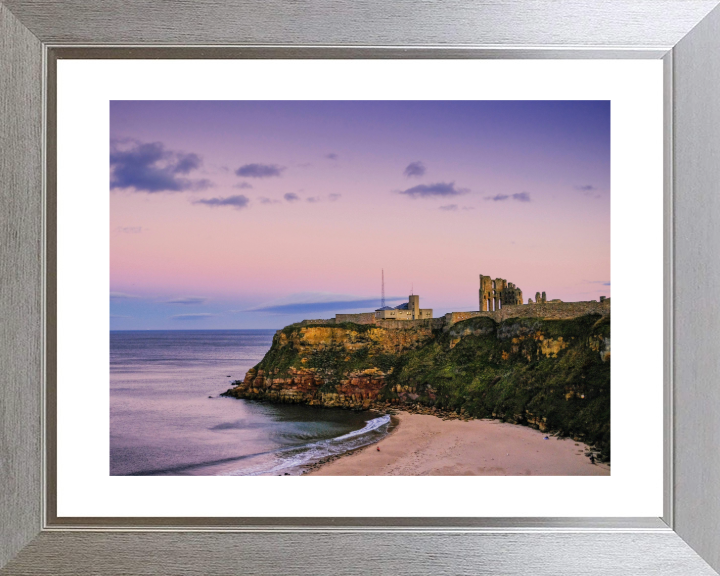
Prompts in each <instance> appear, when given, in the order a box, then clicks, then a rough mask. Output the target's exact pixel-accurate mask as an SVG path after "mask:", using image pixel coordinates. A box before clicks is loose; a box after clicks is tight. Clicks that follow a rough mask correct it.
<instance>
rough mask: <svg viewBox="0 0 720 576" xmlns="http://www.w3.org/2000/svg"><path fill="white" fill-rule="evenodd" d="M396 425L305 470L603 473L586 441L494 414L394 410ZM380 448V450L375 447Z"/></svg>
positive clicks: (440, 473) (343, 473) (433, 473)
mask: <svg viewBox="0 0 720 576" xmlns="http://www.w3.org/2000/svg"><path fill="white" fill-rule="evenodd" d="M395 418H397V426H396V427H395V429H394V430H393V432H392V433H391V434H390V435H388V436H387V437H386V438H385V439H383V440H382V441H381V442H379V443H378V444H372V445H370V446H366V447H365V448H362V449H361V450H358V451H355V452H353V453H351V454H347V455H345V456H342V457H340V458H338V459H337V460H333V461H331V462H328V463H326V464H323V465H321V466H320V467H319V468H317V469H315V470H312V471H310V472H308V474H309V475H319V476H607V475H609V474H610V467H609V465H608V464H591V463H590V459H589V458H588V457H587V456H585V455H584V454H585V452H586V451H587V450H588V447H587V446H586V445H585V444H582V443H579V442H575V441H573V440H572V439H571V438H556V437H554V436H549V437H548V439H547V440H545V437H546V436H548V435H546V434H544V433H542V432H539V431H538V430H534V429H532V428H529V427H527V426H518V425H515V424H507V423H504V422H500V421H498V420H470V421H464V420H442V419H441V418H438V417H437V416H430V415H425V414H410V413H407V412H399V413H398V414H397V415H396V416H395ZM378 447H379V448H380V451H378V450H377V448H378Z"/></svg>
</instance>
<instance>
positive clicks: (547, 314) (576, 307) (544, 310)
mask: <svg viewBox="0 0 720 576" xmlns="http://www.w3.org/2000/svg"><path fill="white" fill-rule="evenodd" d="M586 314H601V315H603V316H606V315H608V314H610V299H609V298H608V299H606V300H604V301H602V302H597V301H595V300H589V301H587V302H556V303H549V302H548V303H547V304H542V303H541V304H527V305H518V306H506V307H504V308H501V309H500V310H495V311H493V312H490V311H481V312H449V313H448V314H445V317H444V318H445V325H446V326H452V325H453V324H455V323H457V322H462V321H463V320H467V319H468V318H477V317H478V316H486V317H487V318H492V319H493V320H495V321H496V322H502V321H503V320H507V319H508V318H544V319H549V320H562V319H568V318H577V317H578V316H585V315H586Z"/></svg>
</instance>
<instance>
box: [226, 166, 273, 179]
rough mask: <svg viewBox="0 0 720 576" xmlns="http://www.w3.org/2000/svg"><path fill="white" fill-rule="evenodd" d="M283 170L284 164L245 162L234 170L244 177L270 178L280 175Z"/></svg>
mask: <svg viewBox="0 0 720 576" xmlns="http://www.w3.org/2000/svg"><path fill="white" fill-rule="evenodd" d="M284 170H285V167H284V166H278V165H277V164H245V165H243V166H240V168H238V169H237V170H235V174H236V175H237V176H243V177H245V178H272V177H274V176H281V175H282V173H283V171H284Z"/></svg>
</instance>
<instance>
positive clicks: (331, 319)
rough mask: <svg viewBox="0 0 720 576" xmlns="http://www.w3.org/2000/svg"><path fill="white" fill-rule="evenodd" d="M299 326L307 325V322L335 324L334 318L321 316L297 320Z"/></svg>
mask: <svg viewBox="0 0 720 576" xmlns="http://www.w3.org/2000/svg"><path fill="white" fill-rule="evenodd" d="M299 324H300V325H301V326H308V325H309V324H335V318H328V319H327V320H323V319H322V318H319V319H316V320H303V321H302V322H299Z"/></svg>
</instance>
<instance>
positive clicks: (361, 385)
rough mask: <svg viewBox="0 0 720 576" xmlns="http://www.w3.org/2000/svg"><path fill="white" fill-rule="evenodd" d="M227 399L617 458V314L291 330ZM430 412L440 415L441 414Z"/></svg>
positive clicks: (293, 327) (279, 335)
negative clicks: (500, 434) (494, 431)
mask: <svg viewBox="0 0 720 576" xmlns="http://www.w3.org/2000/svg"><path fill="white" fill-rule="evenodd" d="M233 384H234V386H235V387H234V388H232V389H230V390H228V391H227V392H226V393H225V394H226V395H228V396H234V397H236V398H249V399H258V400H266V401H271V402H292V403H304V404H310V405H319V406H328V407H329V406H339V407H345V408H356V409H361V408H365V409H367V408H371V407H375V408H377V407H378V406H379V405H380V403H384V405H385V406H393V405H397V406H398V407H400V406H402V405H407V406H409V405H413V406H417V405H421V406H428V407H432V408H435V409H438V410H454V411H457V412H458V413H462V414H464V415H468V416H472V417H478V418H499V419H502V420H505V421H509V422H514V423H519V424H527V425H530V426H533V427H535V428H538V429H540V430H542V431H546V430H547V431H554V432H558V433H560V434H562V435H568V436H572V437H574V438H576V439H579V440H582V441H584V442H587V443H588V444H591V445H595V446H596V447H597V448H598V449H599V450H600V451H601V453H602V456H603V458H604V459H608V458H609V456H610V315H609V313H607V314H604V315H601V314H589V315H584V316H580V317H577V318H569V319H547V318H539V317H533V318H509V319H506V320H503V321H501V322H497V321H496V320H495V319H493V318H491V317H486V316H479V317H474V318H470V319H467V320H463V321H460V322H457V323H455V324H452V325H450V326H446V327H445V328H444V329H443V328H437V327H435V325H434V324H432V323H426V324H425V325H420V326H417V325H416V326H408V328H396V327H392V328H390V327H383V326H380V325H359V324H351V323H346V324H340V325H297V324H295V325H291V326H288V327H286V328H284V329H283V330H280V331H279V332H278V333H277V334H276V335H275V337H274V339H273V343H272V347H271V349H270V350H269V351H268V353H267V354H266V355H265V357H264V358H263V359H262V361H261V362H260V363H259V364H258V365H257V366H256V367H254V368H253V369H251V370H250V371H249V372H248V373H247V375H246V376H245V379H244V380H243V381H242V382H240V381H238V382H234V383H233ZM432 408H431V409H432Z"/></svg>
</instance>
